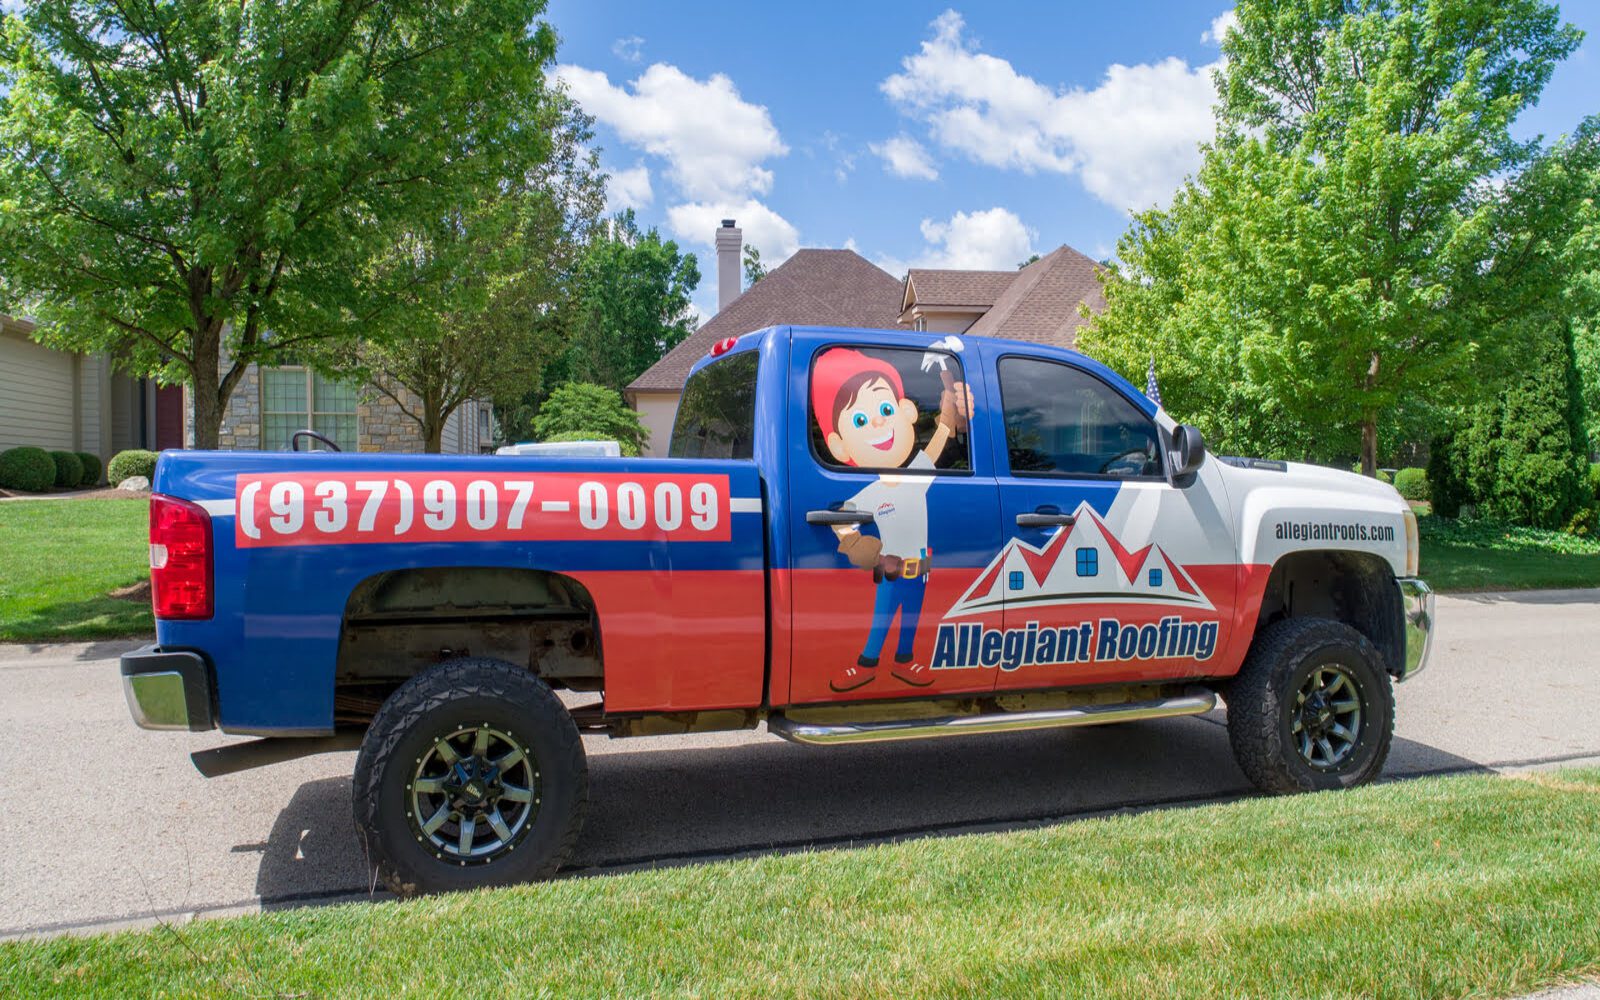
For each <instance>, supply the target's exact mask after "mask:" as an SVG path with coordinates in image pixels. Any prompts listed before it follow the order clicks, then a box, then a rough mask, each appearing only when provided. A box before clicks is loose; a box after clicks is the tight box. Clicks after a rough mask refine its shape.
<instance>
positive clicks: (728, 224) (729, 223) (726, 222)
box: [722, 219, 733, 229]
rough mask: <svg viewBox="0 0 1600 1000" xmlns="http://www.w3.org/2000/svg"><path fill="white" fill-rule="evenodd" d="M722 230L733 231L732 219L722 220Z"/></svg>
mask: <svg viewBox="0 0 1600 1000" xmlns="http://www.w3.org/2000/svg"><path fill="white" fill-rule="evenodd" d="M722 228H723V229H732V228H733V220H732V219H723V220H722Z"/></svg>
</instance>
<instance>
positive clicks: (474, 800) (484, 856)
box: [352, 658, 588, 896]
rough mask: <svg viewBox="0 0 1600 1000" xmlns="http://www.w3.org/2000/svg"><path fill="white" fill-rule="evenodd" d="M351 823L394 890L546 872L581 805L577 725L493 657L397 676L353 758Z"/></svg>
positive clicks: (584, 768)
mask: <svg viewBox="0 0 1600 1000" xmlns="http://www.w3.org/2000/svg"><path fill="white" fill-rule="evenodd" d="M352 798H353V802H352V805H353V807H354V812H355V822H356V831H357V834H358V835H359V836H360V838H361V841H362V843H363V844H364V845H365V848H366V852H367V858H368V862H369V864H371V865H372V866H373V868H374V869H375V870H376V872H377V875H378V877H379V878H380V879H381V880H382V881H383V883H384V884H385V885H387V886H388V887H389V888H390V889H391V890H393V891H394V892H395V893H396V894H397V895H400V896H412V895H416V894H419V893H432V892H448V891H451V890H455V889H470V888H475V887H478V886H487V885H507V884H510V883H514V882H525V881H529V880H531V879H538V878H544V877H547V876H549V875H551V874H553V873H554V872H555V871H556V869H557V868H559V867H560V866H561V864H562V863H563V862H564V861H566V859H567V858H568V857H569V856H570V855H571V853H572V849H573V847H574V845H575V844H576V843H577V839H578V832H579V829H580V828H581V827H582V825H583V813H584V809H585V806H586V805H587V802H588V765H587V762H586V761H585V758H584V753H583V743H582V741H581V740H580V739H579V736H578V727H577V726H576V725H575V724H574V723H573V721H572V716H571V715H570V714H568V712H567V710H566V707H565V706H564V705H562V704H561V700H560V699H559V698H557V697H556V695H555V692H553V691H552V690H550V687H549V685H547V684H545V683H544V682H543V681H541V680H540V679H539V678H537V677H535V676H534V675H533V674H531V673H529V672H528V671H527V670H526V669H523V668H521V667H517V666H513V665H512V664H510V663H506V662H503V661H501V660H491V659H478V658H464V659H458V660H451V661H449V662H446V663H441V664H439V665H438V666H436V667H433V668H432V669H429V670H427V671H425V672H423V673H421V674H418V675H417V676H415V677H413V678H411V680H409V681H407V682H406V683H405V684H402V685H401V686H400V688H399V689H398V690H396V691H395V692H394V694H392V695H390V696H389V700H388V701H386V702H384V704H383V707H382V708H381V709H379V711H378V714H377V715H376V716H375V717H374V718H373V720H372V726H371V728H370V729H368V730H367V735H366V738H365V739H364V740H363V741H362V744H361V752H360V754H359V755H358V756H357V757H356V770H355V780H354V786H353V795H352Z"/></svg>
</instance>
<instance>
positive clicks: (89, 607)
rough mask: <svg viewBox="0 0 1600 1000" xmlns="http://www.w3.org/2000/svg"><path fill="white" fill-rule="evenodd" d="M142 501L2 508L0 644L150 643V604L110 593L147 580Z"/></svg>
mask: <svg viewBox="0 0 1600 1000" xmlns="http://www.w3.org/2000/svg"><path fill="white" fill-rule="evenodd" d="M149 509H150V505H149V503H148V502H146V501H144V500H138V499H130V500H28V501H18V502H12V503H0V642H55V641H61V640H66V639H107V638H114V637H118V636H135V635H149V634H151V633H153V632H154V631H155V622H154V619H153V618H152V617H151V613H150V600H149V598H148V597H145V598H143V599H142V600H119V599H116V598H112V597H108V596H106V595H107V594H108V593H109V592H110V591H112V590H114V589H116V588H118V587H125V586H128V585H130V584H134V583H138V582H139V581H140V580H143V579H145V578H146V577H148V576H149V575H150V549H149V545H148V543H147V541H146V539H147V538H148V537H149V529H148V522H149V517H150V515H149Z"/></svg>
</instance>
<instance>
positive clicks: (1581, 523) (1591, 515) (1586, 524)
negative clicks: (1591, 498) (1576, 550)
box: [1566, 503, 1600, 538]
mask: <svg viewBox="0 0 1600 1000" xmlns="http://www.w3.org/2000/svg"><path fill="white" fill-rule="evenodd" d="M1566 532H1567V534H1569V535H1574V536H1576V537H1578V538H1593V537H1595V535H1596V534H1597V533H1600V503H1592V504H1590V505H1589V506H1587V507H1580V508H1579V509H1578V512H1577V513H1576V514H1574V515H1572V520H1570V521H1568V522H1567V527H1566Z"/></svg>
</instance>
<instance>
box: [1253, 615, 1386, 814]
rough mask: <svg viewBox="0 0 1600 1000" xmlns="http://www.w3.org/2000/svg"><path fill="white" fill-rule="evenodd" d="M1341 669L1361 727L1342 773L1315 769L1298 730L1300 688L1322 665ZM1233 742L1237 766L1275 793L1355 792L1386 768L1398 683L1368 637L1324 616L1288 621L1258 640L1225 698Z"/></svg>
mask: <svg viewBox="0 0 1600 1000" xmlns="http://www.w3.org/2000/svg"><path fill="white" fill-rule="evenodd" d="M1326 666H1337V667H1339V668H1342V669H1343V670H1344V672H1345V673H1346V674H1347V675H1348V677H1349V679H1350V680H1351V681H1352V682H1353V683H1354V686H1355V687H1356V688H1357V694H1358V696H1359V698H1360V700H1361V710H1362V725H1361V727H1360V730H1359V733H1358V739H1357V740H1355V741H1354V746H1353V747H1352V748H1351V749H1350V751H1349V756H1348V757H1347V758H1346V759H1345V760H1344V761H1343V762H1342V763H1341V764H1340V765H1339V766H1337V767H1324V768H1319V767H1316V766H1313V765H1312V763H1310V762H1308V761H1307V760H1306V759H1305V757H1304V756H1303V755H1302V753H1301V751H1300V749H1299V746H1298V740H1297V739H1296V738H1295V737H1294V736H1293V735H1292V727H1293V725H1294V722H1295V719H1296V717H1297V715H1298V713H1297V709H1296V699H1297V695H1298V693H1299V692H1300V690H1301V688H1302V685H1304V684H1305V683H1306V681H1307V679H1308V678H1309V677H1310V676H1311V674H1312V673H1313V671H1315V670H1316V669H1318V668H1319V667H1326ZM1223 695H1224V698H1225V700H1226V701H1227V704H1228V741H1229V742H1230V743H1231V744H1232V745H1233V756H1234V759H1235V760H1237V761H1238V762H1239V768H1240V769H1241V770H1243V771H1244V773H1245V776H1246V777H1248V778H1249V779H1250V780H1251V782H1253V783H1254V784H1255V786H1256V787H1257V788H1260V789H1261V790H1262V791H1264V792H1267V793H1269V794H1272V795H1287V794H1293V793H1296V792H1313V791H1324V790H1330V789H1338V788H1354V787H1356V786H1358V785H1364V784H1366V783H1367V782H1369V781H1371V780H1372V779H1373V778H1375V777H1377V776H1378V773H1379V772H1380V771H1382V770H1383V763H1384V760H1385V759H1387V757H1388V756H1389V744H1390V742H1391V741H1392V739H1393V737H1394V685H1393V683H1392V682H1391V680H1390V677H1389V674H1388V671H1386V670H1385V669H1384V666H1383V657H1382V655H1381V654H1380V653H1379V652H1378V650H1377V647H1375V646H1374V645H1373V644H1372V642H1371V641H1370V640H1369V639H1367V637H1366V636H1364V635H1362V634H1361V633H1360V632H1357V631H1356V630H1355V629H1353V628H1351V627H1350V626H1349V625H1346V624H1344V623H1343V622H1337V621H1332V620H1330V619H1326V618H1289V619H1286V620H1284V621H1280V622H1275V623H1273V624H1272V625H1269V626H1268V627H1267V628H1266V629H1264V630H1262V632H1261V634H1260V635H1258V636H1256V638H1255V642H1254V643H1253V644H1252V645H1251V647H1250V653H1249V655H1248V656H1247V657H1245V662H1244V666H1243V667H1242V668H1240V670H1239V673H1238V675H1237V676H1235V677H1234V678H1233V680H1232V681H1231V682H1230V683H1229V684H1228V687H1227V688H1226V690H1225V691H1224V692H1223Z"/></svg>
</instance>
